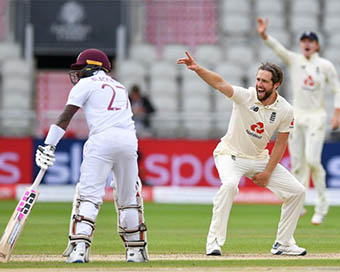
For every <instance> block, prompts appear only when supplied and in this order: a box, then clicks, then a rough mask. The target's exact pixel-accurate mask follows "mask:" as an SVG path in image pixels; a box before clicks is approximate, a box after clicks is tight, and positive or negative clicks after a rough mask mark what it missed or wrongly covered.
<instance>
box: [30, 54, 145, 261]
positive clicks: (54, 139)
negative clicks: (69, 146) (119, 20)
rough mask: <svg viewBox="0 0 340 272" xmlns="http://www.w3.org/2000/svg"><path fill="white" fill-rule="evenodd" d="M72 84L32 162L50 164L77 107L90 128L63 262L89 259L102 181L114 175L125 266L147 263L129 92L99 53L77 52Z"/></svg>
mask: <svg viewBox="0 0 340 272" xmlns="http://www.w3.org/2000/svg"><path fill="white" fill-rule="evenodd" d="M71 68H72V71H71V72H70V79H71V81H72V83H73V84H74V87H73V88H72V89H71V91H70V94H69V97H68V101H67V103H66V106H65V109H64V111H63V112H62V113H61V115H60V116H59V118H58V119H57V121H56V123H55V124H53V125H51V127H50V130H49V132H48V134H47V137H46V139H45V146H44V147H43V146H39V147H38V149H37V152H36V163H37V165H38V166H39V167H41V168H44V169H47V168H48V167H49V166H51V165H53V162H54V151H55V149H56V146H57V144H58V142H59V141H60V140H61V138H62V137H63V135H64V133H65V131H66V128H67V126H68V124H69V122H70V121H71V119H72V117H73V116H74V114H75V113H76V112H77V111H78V109H79V108H82V109H83V110H84V112H85V116H86V121H87V124H88V126H89V129H90V133H89V138H88V140H87V141H86V143H85V145H84V151H83V162H82V165H81V169H80V180H79V183H78V185H77V189H76V194H75V197H74V201H73V210H72V214H71V222H70V233H69V243H68V247H67V249H66V250H65V252H64V256H65V257H67V260H66V262H67V263H84V262H88V261H89V255H90V247H91V242H92V238H93V234H94V230H95V223H96V218H97V215H98V212H99V209H100V205H101V204H102V202H103V196H104V192H105V185H106V180H107V178H108V176H109V174H110V172H111V171H112V172H113V174H114V180H115V184H114V187H115V188H114V189H115V190H114V193H115V194H114V199H115V205H116V210H117V213H118V215H117V218H118V220H117V221H118V224H117V227H118V232H119V235H120V236H121V238H122V240H123V242H124V245H125V247H126V261H127V262H145V261H147V260H148V253H147V241H146V226H145V224H144V216H143V201H142V198H141V183H140V180H139V178H138V166H137V138H136V131H135V126H134V122H133V121H132V111H131V105H130V101H129V99H128V92H127V90H126V88H125V87H124V86H123V85H122V84H120V83H119V82H118V81H116V80H114V79H112V78H111V77H110V76H109V75H108V73H109V72H110V70H111V65H110V61H109V59H108V57H107V55H106V54H105V53H104V52H103V51H101V50H98V49H87V50H85V51H83V52H81V53H80V54H79V56H78V58H77V62H76V63H74V64H72V65H71Z"/></svg>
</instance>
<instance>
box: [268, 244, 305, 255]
mask: <svg viewBox="0 0 340 272" xmlns="http://www.w3.org/2000/svg"><path fill="white" fill-rule="evenodd" d="M270 252H271V253H272V254H273V255H291V256H304V255H306V254H307V250H306V249H304V248H302V247H298V246H297V245H291V246H284V245H281V244H280V243H278V242H276V243H275V244H274V245H273V247H272V249H271V250H270Z"/></svg>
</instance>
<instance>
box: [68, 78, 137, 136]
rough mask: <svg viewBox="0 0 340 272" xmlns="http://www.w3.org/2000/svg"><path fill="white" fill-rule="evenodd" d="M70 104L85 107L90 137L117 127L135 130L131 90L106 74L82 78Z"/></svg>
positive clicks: (72, 91) (72, 93) (71, 97)
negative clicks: (130, 98)
mask: <svg viewBox="0 0 340 272" xmlns="http://www.w3.org/2000/svg"><path fill="white" fill-rule="evenodd" d="M66 105H75V106H77V107H80V108H83V110H84V112H85V117H86V121H87V125H88V126H89V130H90V135H93V134H97V133H99V132H102V131H104V130H106V129H109V128H113V127H116V128H122V129H127V130H131V131H134V130H135V125H134V121H133V120H132V111H131V105H130V101H129V96H128V91H127V90H126V88H125V87H124V86H123V85H122V84H121V83H119V82H118V81H116V80H114V79H112V78H111V77H110V76H108V75H106V73H105V72H103V71H99V72H98V73H97V74H95V75H93V76H91V77H86V78H82V79H80V80H79V82H78V83H77V84H76V85H75V86H73V88H72V89H71V91H70V94H69V97H68V100H67V103H66Z"/></svg>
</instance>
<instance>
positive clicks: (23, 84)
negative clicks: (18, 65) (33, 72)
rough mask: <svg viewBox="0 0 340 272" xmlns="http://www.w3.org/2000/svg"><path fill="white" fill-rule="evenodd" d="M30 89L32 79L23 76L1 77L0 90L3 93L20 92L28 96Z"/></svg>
mask: <svg viewBox="0 0 340 272" xmlns="http://www.w3.org/2000/svg"><path fill="white" fill-rule="evenodd" d="M31 91H32V80H31V79H30V78H24V77H14V78H13V77H6V78H3V79H2V92H3V95H4V94H11V93H17V94H18V93H21V94H22V95H25V96H30V94H31Z"/></svg>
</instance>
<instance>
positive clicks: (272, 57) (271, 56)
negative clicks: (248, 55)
mask: <svg viewBox="0 0 340 272" xmlns="http://www.w3.org/2000/svg"><path fill="white" fill-rule="evenodd" d="M258 61H259V65H258V66H260V64H261V62H266V61H269V62H274V63H276V64H279V63H281V62H282V61H281V59H280V58H279V57H278V56H277V55H276V54H275V52H274V51H273V50H272V49H271V48H269V47H267V46H266V45H262V46H261V47H260V48H259V50H258Z"/></svg>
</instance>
